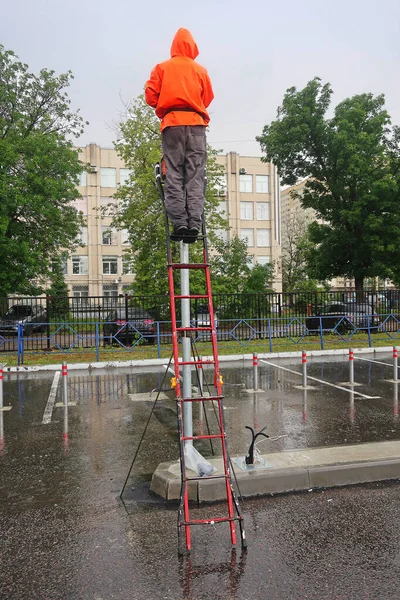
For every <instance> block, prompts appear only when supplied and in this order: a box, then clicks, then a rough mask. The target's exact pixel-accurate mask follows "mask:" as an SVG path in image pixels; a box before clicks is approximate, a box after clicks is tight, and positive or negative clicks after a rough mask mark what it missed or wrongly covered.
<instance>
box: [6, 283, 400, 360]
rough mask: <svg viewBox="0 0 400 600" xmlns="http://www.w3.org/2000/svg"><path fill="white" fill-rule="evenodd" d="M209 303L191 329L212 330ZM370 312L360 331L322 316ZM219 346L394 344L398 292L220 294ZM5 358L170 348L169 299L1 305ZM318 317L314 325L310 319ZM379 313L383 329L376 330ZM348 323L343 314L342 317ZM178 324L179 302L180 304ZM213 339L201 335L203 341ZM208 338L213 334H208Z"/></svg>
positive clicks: (196, 310)
mask: <svg viewBox="0 0 400 600" xmlns="http://www.w3.org/2000/svg"><path fill="white" fill-rule="evenodd" d="M205 302H206V301H205V300H203V299H193V300H191V307H190V313H191V322H192V324H193V325H196V326H197V325H199V326H204V325H209V312H208V306H207V304H205ZM335 303H336V304H337V305H339V304H344V305H348V306H349V307H351V306H356V305H357V304H361V305H366V306H371V311H370V314H368V313H367V314H366V315H365V326H364V327H360V323H359V321H356V320H355V319H354V318H353V317H352V314H351V310H352V309H351V308H350V317H349V316H347V326H346V327H345V323H346V322H344V321H341V320H340V318H338V319H336V321H334V322H333V323H332V322H331V321H329V322H328V319H327V317H326V315H325V314H324V310H325V311H326V310H327V307H329V306H333V305H334V304H335ZM213 305H214V311H215V315H216V319H217V331H218V341H238V342H240V343H242V344H246V343H248V342H249V341H250V340H265V341H266V342H268V343H267V344H266V345H267V348H266V349H267V350H271V349H273V347H274V344H275V341H276V340H277V339H279V338H286V339H287V340H288V341H291V342H293V343H294V344H297V343H299V342H300V341H301V340H305V339H308V337H307V338H306V336H314V337H318V338H319V340H320V346H321V347H324V340H323V338H324V336H325V335H327V334H332V333H333V334H334V335H338V336H341V337H342V339H351V338H352V339H353V340H356V339H357V335H358V333H360V332H361V333H364V334H368V338H369V343H370V345H371V343H372V342H371V340H370V334H371V333H377V332H378V333H379V332H380V333H382V334H385V335H386V336H387V337H388V341H390V340H391V339H394V338H395V337H396V336H397V334H398V333H399V329H400V291H399V290H385V291H379V292H371V291H367V292H363V294H362V295H360V294H358V295H356V293H355V292H354V291H350V290H343V291H338V292H299V293H296V294H294V293H293V294H278V293H268V294H263V293H258V294H214V296H213ZM1 306H2V310H1V313H2V314H1V318H0V352H7V351H9V352H18V355H19V356H23V352H24V351H28V350H37V351H46V350H47V351H50V350H57V349H59V350H61V351H73V350H75V349H78V348H92V349H93V348H96V352H97V355H98V352H99V349H100V348H104V347H106V346H111V345H114V346H115V345H116V346H118V347H120V348H126V347H132V346H133V347H135V346H139V345H144V344H154V345H157V346H158V348H160V346H161V345H162V344H164V345H165V344H168V345H170V344H171V323H170V307H169V297H168V295H158V296H129V295H125V296H119V297H109V296H106V297H105V296H98V297H90V298H88V297H87V298H76V297H69V298H66V297H63V298H54V297H50V296H47V297H39V298H8V299H7V300H3V302H2V303H1ZM313 315H317V316H318V317H317V321H315V320H314V322H313V326H312V327H311V325H310V319H309V317H311V316H313ZM373 315H377V318H378V321H376V322H377V323H378V322H379V328H377V327H374V325H375V321H374V319H375V317H374V318H373ZM343 317H344V315H343ZM177 319H178V321H179V320H180V303H179V302H178V303H177ZM206 335H207V334H204V335H203V339H204V338H206ZM208 335H209V334H208Z"/></svg>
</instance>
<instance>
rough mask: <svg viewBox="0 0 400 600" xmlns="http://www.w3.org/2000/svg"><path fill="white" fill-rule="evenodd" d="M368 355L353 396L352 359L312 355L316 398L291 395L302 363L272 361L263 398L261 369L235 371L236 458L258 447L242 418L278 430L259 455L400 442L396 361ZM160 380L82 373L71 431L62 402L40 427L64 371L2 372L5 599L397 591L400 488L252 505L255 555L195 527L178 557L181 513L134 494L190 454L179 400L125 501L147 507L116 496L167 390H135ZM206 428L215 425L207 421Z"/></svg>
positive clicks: (150, 373) (157, 429)
mask: <svg viewBox="0 0 400 600" xmlns="http://www.w3.org/2000/svg"><path fill="white" fill-rule="evenodd" d="M372 357H373V355H363V358H365V359H367V360H361V359H357V360H356V364H355V379H356V381H357V382H359V383H361V384H362V385H360V386H357V387H355V388H354V392H357V395H356V394H353V395H352V394H351V392H350V391H346V389H339V388H336V387H332V385H339V386H340V387H343V386H342V385H341V383H342V382H345V381H346V379H348V361H347V359H346V358H339V359H338V358H333V357H331V358H326V357H325V358H324V359H322V358H318V359H317V358H315V359H312V360H311V361H310V362H309V364H308V375H309V376H310V380H309V384H310V385H312V386H313V387H314V388H315V389H314V390H307V391H306V393H305V392H304V390H302V389H297V388H295V387H294V386H295V385H297V386H298V385H301V382H302V381H301V377H300V376H299V375H295V374H294V373H292V372H290V371H286V370H283V369H282V367H285V368H286V369H290V370H292V371H298V372H299V373H300V371H301V364H300V361H299V360H298V359H296V360H293V359H290V360H289V359H287V360H285V361H282V360H280V361H279V362H278V361H277V360H275V359H274V360H271V361H268V362H273V363H274V364H276V365H278V366H271V365H267V364H263V363H261V362H260V367H259V376H260V382H259V387H260V388H262V389H263V391H262V392H261V393H257V394H256V393H249V392H246V391H245V389H244V388H251V387H252V369H251V367H250V365H249V363H238V364H235V365H231V366H229V365H226V364H223V365H222V372H223V374H224V380H225V386H224V392H225V396H226V401H225V405H226V411H225V418H226V424H227V431H228V440H229V445H230V449H231V454H232V456H233V455H235V454H236V453H244V452H245V451H246V450H247V446H248V443H249V439H248V438H249V432H248V431H247V430H245V429H244V425H252V426H255V427H256V428H260V427H263V426H264V425H267V431H268V433H269V434H270V435H271V436H282V437H279V439H278V440H277V441H275V442H269V441H266V442H265V444H264V443H263V445H262V447H261V446H260V449H262V451H263V452H264V451H265V452H267V451H268V452H271V451H281V450H284V449H295V448H302V447H318V446H324V445H330V446H331V445H340V444H352V443H361V442H368V441H384V440H389V439H391V440H395V439H400V437H399V434H400V429H399V423H398V408H397V399H396V396H397V394H396V393H395V389H396V388H397V385H395V384H393V383H390V381H386V380H390V379H391V378H392V377H393V370H392V366H391V358H390V356H389V355H384V354H378V355H376V360H375V361H373V362H369V360H370V359H371V358H372ZM379 363H386V364H379ZM162 377H163V372H162V373H161V374H160V369H159V368H157V369H156V368H152V369H148V370H147V372H142V371H141V370H140V369H129V370H128V369H127V370H109V371H104V372H96V374H90V373H89V372H79V373H75V372H71V373H70V375H69V378H68V388H69V400H70V402H74V403H76V406H70V407H69V408H68V437H66V436H65V420H64V409H63V408H60V407H57V406H56V405H55V406H54V408H53V409H52V412H51V420H50V422H49V423H47V424H44V423H43V417H44V414H45V411H46V406H48V403H49V397H50V392H51V388H52V385H53V383H54V374H48V373H38V374H23V375H21V374H19V375H16V374H10V375H6V376H5V378H4V404H5V405H9V404H10V405H11V406H12V409H11V410H10V411H8V412H4V413H2V414H3V425H4V427H3V429H4V439H3V441H2V442H1V443H0V532H1V533H0V558H1V572H0V598H1V600H14V599H15V600H17V599H18V600H25V599H28V598H29V599H36V598H37V599H40V600H42V599H43V600H58V599H66V600H67V599H68V600H86V599H88V600H89V599H90V600H108V599H118V600H125V599H126V600H128V599H134V600H135V599H139V598H140V599H143V598H152V599H153V598H154V599H166V600H176V599H178V598H182V599H193V600H202V599H207V600H211V599H212V600H214V599H215V600H220V599H221V600H229V599H238V600H239V599H240V600H250V599H258V598H268V599H270V598H271V599H276V600H286V599H299V600H300V599H308V598H312V599H313V598H321V597H323V598H327V599H334V598H335V599H346V600H348V599H353V598H354V599H357V600H358V599H364V598H365V599H375V598H376V599H378V598H379V599H381V598H383V599H385V598H398V597H399V593H398V583H399V571H400V558H399V557H400V554H399V551H398V547H399V541H400V540H399V537H400V530H399V528H398V526H397V523H398V521H399V517H400V514H399V513H400V505H399V503H398V494H399V483H398V482H392V483H387V484H370V485H366V486H362V487H353V488H347V489H335V490H325V491H313V492H309V493H304V494H295V495H290V496H289V495H288V496H278V497H266V498H262V499H254V500H246V502H245V505H244V514H245V524H246V533H247V537H248V543H249V547H248V552H247V553H246V554H245V555H243V556H241V554H240V549H239V550H238V552H237V555H236V556H232V554H231V551H230V548H229V532H228V528H227V526H226V524H225V525H219V526H210V527H198V528H196V529H195V530H194V531H193V548H194V550H193V552H192V556H191V558H190V560H187V559H185V560H183V561H182V560H179V559H178V556H177V533H176V521H177V511H176V508H177V507H176V505H171V506H170V505H166V504H165V503H164V502H162V501H159V500H157V499H156V498H152V499H151V502H149V501H147V500H148V499H147V497H146V494H144V493H143V495H142V496H143V500H144V501H141V500H140V495H139V494H138V495H137V496H135V495H134V492H135V490H134V491H133V492H132V487H133V488H135V489H136V490H140V489H143V490H145V489H146V485H147V484H146V483H145V482H148V480H149V478H150V476H151V474H152V472H153V471H154V469H155V467H156V466H157V465H158V463H159V462H161V461H167V460H174V459H176V458H177V456H178V454H177V453H178V446H177V440H176V420H175V411H174V408H175V407H174V401H173V398H172V395H171V396H170V398H168V399H167V400H163V401H159V402H158V403H157V405H156V409H155V413H154V416H153V417H152V419H151V420H150V424H149V429H148V431H147V434H146V436H145V439H144V445H143V446H142V449H141V452H140V453H139V455H138V459H137V461H136V462H135V465H134V469H133V473H132V478H131V479H130V481H129V485H128V492H132V493H131V494H130V497H131V498H132V497H136V500H132V499H131V500H129V501H128V500H127V502H126V506H124V504H123V503H122V502H120V500H119V499H118V496H119V493H120V491H121V488H122V485H123V482H124V480H125V477H126V475H127V473H128V470H129V467H130V464H131V461H132V458H133V456H134V453H135V450H136V448H137V445H138V442H139V440H140V437H141V435H142V432H143V428H144V426H145V424H146V422H147V419H148V417H149V414H150V411H151V408H152V399H154V397H155V395H154V394H153V395H152V397H151V398H150V396H149V398H148V399H147V400H145V401H143V400H137V396H136V394H143V393H148V392H149V391H150V390H152V389H154V388H156V387H158V386H160V385H161V383H162ZM311 377H314V378H316V379H319V380H321V381H322V382H323V383H320V382H317V381H315V380H311ZM168 380H169V377H168V378H167V380H166V382H165V383H164V387H168V384H169V381H168ZM328 383H330V384H331V385H328ZM243 384H244V386H243ZM61 388H62V385H61V381H60V383H59V385H58V387H57V394H56V397H55V398H54V400H55V401H56V402H60V401H61V400H62V397H61V391H62V390H61ZM167 395H169V393H167ZM374 396H379V398H374ZM207 412H208V413H209V414H208V416H209V417H210V426H211V427H212V416H213V414H212V411H207ZM195 426H196V427H197V426H198V427H205V417H204V415H201V414H199V412H195ZM202 450H204V453H205V454H206V453H207V452H208V453H209V449H208V448H207V447H204V448H202ZM127 496H128V498H129V493H128V495H127ZM203 510H206V511H207V510H213V509H212V507H211V508H210V507H208V508H206V509H203V508H202V509H200V511H203ZM194 516H195V515H194Z"/></svg>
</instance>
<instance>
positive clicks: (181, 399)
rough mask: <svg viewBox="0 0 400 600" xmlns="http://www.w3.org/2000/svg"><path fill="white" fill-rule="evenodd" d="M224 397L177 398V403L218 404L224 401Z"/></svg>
mask: <svg viewBox="0 0 400 600" xmlns="http://www.w3.org/2000/svg"><path fill="white" fill-rule="evenodd" d="M223 397H224V396H203V397H201V398H176V401H177V402H203V401H204V402H208V401H210V400H212V401H213V402H218V401H220V400H222V399H223Z"/></svg>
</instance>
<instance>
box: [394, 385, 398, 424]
mask: <svg viewBox="0 0 400 600" xmlns="http://www.w3.org/2000/svg"><path fill="white" fill-rule="evenodd" d="M393 416H394V418H395V420H396V421H397V419H398V418H399V388H398V385H397V383H396V385H395V386H394V390H393Z"/></svg>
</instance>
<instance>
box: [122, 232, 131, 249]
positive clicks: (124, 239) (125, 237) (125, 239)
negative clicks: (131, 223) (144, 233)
mask: <svg viewBox="0 0 400 600" xmlns="http://www.w3.org/2000/svg"><path fill="white" fill-rule="evenodd" d="M129 243H130V242H129V232H128V230H127V229H121V244H123V245H124V246H126V245H127V244H129Z"/></svg>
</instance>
